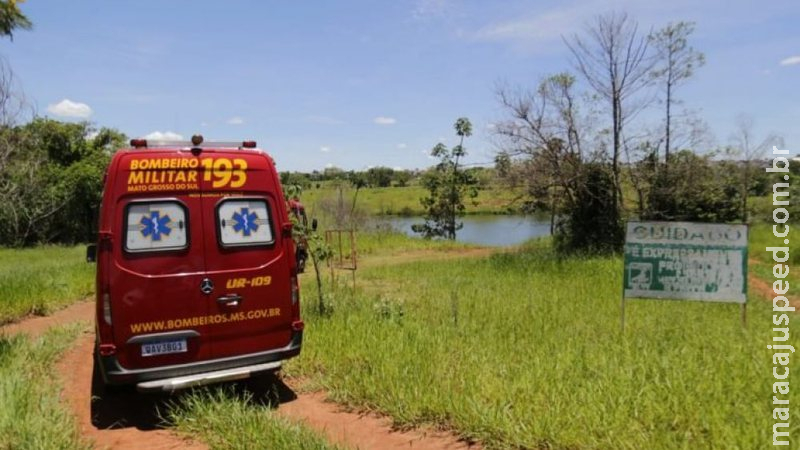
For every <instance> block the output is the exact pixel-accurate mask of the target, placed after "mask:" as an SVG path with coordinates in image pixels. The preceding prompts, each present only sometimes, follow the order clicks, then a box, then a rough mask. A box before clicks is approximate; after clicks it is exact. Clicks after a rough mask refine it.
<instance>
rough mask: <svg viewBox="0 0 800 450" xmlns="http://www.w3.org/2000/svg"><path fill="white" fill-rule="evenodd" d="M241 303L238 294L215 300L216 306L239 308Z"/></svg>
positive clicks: (240, 297)
mask: <svg viewBox="0 0 800 450" xmlns="http://www.w3.org/2000/svg"><path fill="white" fill-rule="evenodd" d="M241 301H242V296H241V295H238V294H230V295H225V296H222V297H220V298H218V299H217V303H218V304H220V305H225V306H230V307H234V306H239V302H241Z"/></svg>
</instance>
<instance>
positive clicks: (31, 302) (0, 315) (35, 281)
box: [0, 246, 95, 324]
mask: <svg viewBox="0 0 800 450" xmlns="http://www.w3.org/2000/svg"><path fill="white" fill-rule="evenodd" d="M85 251H86V249H85V247H84V246H77V247H55V246H52V247H49V246H48V247H38V248H33V249H24V250H15V249H2V248H0V292H2V293H3V300H2V301H0V324H3V323H7V322H11V321H13V320H16V319H18V318H20V317H23V316H26V315H28V314H36V315H47V314H49V313H51V312H52V311H53V310H56V309H59V308H62V307H64V306H66V305H68V304H71V303H74V302H76V301H77V300H81V299H83V298H85V297H87V296H89V295H91V294H92V292H94V271H95V265H94V264H88V263H87V262H86V261H85Z"/></svg>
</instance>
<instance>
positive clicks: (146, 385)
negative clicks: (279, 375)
mask: <svg viewBox="0 0 800 450" xmlns="http://www.w3.org/2000/svg"><path fill="white" fill-rule="evenodd" d="M280 368H281V362H280V361H275V362H271V363H266V364H256V365H254V366H246V367H239V368H236V369H227V370H218V371H216V372H207V373H200V374H197V375H188V376H185V377H177V378H167V379H164V380H155V381H145V382H143V383H139V384H137V385H136V390H138V391H139V392H172V391H177V390H178V389H185V388H188V387H194V386H203V385H205V384H211V383H221V382H223V381H234V380H243V379H245V378H250V376H251V375H253V374H255V373H259V372H266V371H272V370H278V369H280Z"/></svg>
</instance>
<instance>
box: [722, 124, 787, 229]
mask: <svg viewBox="0 0 800 450" xmlns="http://www.w3.org/2000/svg"><path fill="white" fill-rule="evenodd" d="M754 126H755V122H754V121H753V118H752V117H750V116H748V115H745V114H740V115H738V116H737V117H736V129H735V131H734V133H733V135H732V136H731V142H732V145H733V146H732V148H731V152H732V153H733V154H734V155H736V156H738V157H739V158H740V160H741V163H740V167H741V181H740V183H739V186H740V193H739V195H740V196H741V197H740V200H741V207H740V216H741V219H742V222H747V220H748V219H749V211H748V209H747V198H748V197H749V196H750V190H751V189H752V188H753V181H754V180H753V178H754V174H753V172H754V171H755V169H756V168H755V167H754V166H755V163H756V161H760V160H761V159H764V158H765V157H766V155H767V150H768V149H770V148H772V146H773V145H776V146H779V147H782V146H783V139H782V138H781V137H780V136H778V135H776V134H774V133H770V134H769V135H767V137H765V138H764V139H763V140H761V141H758V139H757V138H756V137H755V136H754V131H753V128H754Z"/></svg>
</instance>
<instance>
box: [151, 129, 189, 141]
mask: <svg viewBox="0 0 800 450" xmlns="http://www.w3.org/2000/svg"><path fill="white" fill-rule="evenodd" d="M144 138H145V139H148V140H153V141H182V140H183V135H180V134H178V133H175V132H173V131H164V132H161V131H153V132H152V133H150V134H147V135H145V137H144Z"/></svg>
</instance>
